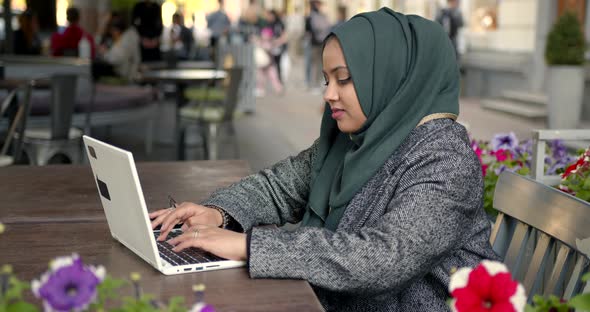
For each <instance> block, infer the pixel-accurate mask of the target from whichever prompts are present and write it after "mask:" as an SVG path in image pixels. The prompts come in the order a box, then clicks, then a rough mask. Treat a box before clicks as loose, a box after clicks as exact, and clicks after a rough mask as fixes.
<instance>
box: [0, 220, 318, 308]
mask: <svg viewBox="0 0 590 312" xmlns="http://www.w3.org/2000/svg"><path fill="white" fill-rule="evenodd" d="M72 252H77V253H78V254H79V255H80V257H81V258H82V260H83V261H84V262H85V263H88V264H93V265H99V264H100V265H103V266H104V267H105V268H106V270H107V274H110V275H111V276H113V277H116V278H128V276H129V273H130V272H138V273H140V274H141V276H142V282H141V286H142V289H143V291H144V292H146V293H149V294H152V295H154V296H155V298H157V299H159V300H164V301H167V300H168V299H169V298H170V297H173V296H184V298H185V302H191V300H193V298H194V295H193V294H192V292H191V286H192V285H195V284H199V283H204V284H205V285H206V287H207V289H206V292H205V300H206V301H207V302H208V303H210V304H213V305H214V306H215V307H216V308H217V309H218V311H321V306H320V303H319V301H318V300H317V298H316V297H315V294H314V292H313V290H312V289H311V287H310V286H309V284H308V283H307V282H305V281H302V280H272V279H250V278H249V276H248V273H247V271H246V269H244V268H238V269H226V270H218V271H209V272H199V273H190V274H180V275H173V276H166V275H163V274H162V273H160V272H158V271H156V270H155V269H154V268H152V267H151V266H150V265H149V264H148V263H147V262H145V261H143V260H142V259H141V258H139V257H138V256H136V255H135V254H134V253H133V252H131V251H130V250H128V249H127V248H125V247H124V246H123V245H121V244H119V243H118V242H116V241H115V240H113V239H112V238H111V237H110V234H109V230H108V226H107V224H106V223H105V222H97V223H67V224H64V223H34V224H8V225H6V232H5V233H4V234H2V235H0V259H1V260H0V263H2V264H4V263H9V264H12V266H13V268H14V272H15V273H16V274H17V275H18V276H19V278H20V279H22V280H27V281H30V280H31V279H33V278H39V276H40V275H41V274H42V273H43V272H45V271H46V270H47V263H48V262H49V260H50V259H53V258H55V257H57V256H65V255H70V254H71V253H72ZM121 294H122V295H132V294H133V292H132V288H131V287H124V288H122V291H121ZM29 298H32V296H31V295H29ZM191 303H192V302H191Z"/></svg>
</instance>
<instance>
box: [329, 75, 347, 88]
mask: <svg viewBox="0 0 590 312" xmlns="http://www.w3.org/2000/svg"><path fill="white" fill-rule="evenodd" d="M351 80H352V77H350V76H349V77H348V78H344V79H338V80H336V82H338V84H339V85H345V84H347V83H349V82H350V81H351ZM328 83H329V81H327V80H325V81H324V86H328Z"/></svg>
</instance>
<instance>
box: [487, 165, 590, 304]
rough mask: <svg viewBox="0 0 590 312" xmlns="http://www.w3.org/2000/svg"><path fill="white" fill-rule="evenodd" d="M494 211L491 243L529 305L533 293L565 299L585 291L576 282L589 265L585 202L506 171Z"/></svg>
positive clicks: (589, 213)
mask: <svg viewBox="0 0 590 312" xmlns="http://www.w3.org/2000/svg"><path fill="white" fill-rule="evenodd" d="M494 208H496V209H497V210H498V211H499V214H498V216H497V219H496V222H495V224H494V227H493V229H492V234H491V236H490V243H491V244H492V247H493V248H494V251H495V252H496V253H497V254H498V255H499V256H500V257H502V258H503V259H504V263H505V264H506V265H507V267H508V268H509V269H510V271H511V273H512V275H513V277H514V278H515V279H517V280H518V281H520V282H521V283H523V286H524V288H525V290H526V293H527V296H528V298H529V302H530V301H531V300H532V298H533V295H535V294H543V295H544V296H547V295H550V294H555V295H557V296H558V297H561V298H564V299H566V300H567V299H569V298H571V297H572V296H574V295H576V294H578V293H580V292H582V291H588V290H589V289H588V288H589V287H588V285H584V284H585V283H584V282H582V281H581V279H580V278H581V276H582V275H583V274H584V273H585V272H587V271H588V267H589V265H590V260H589V258H588V255H589V254H590V226H588V225H589V224H590V203H588V202H586V201H582V200H580V199H578V198H576V197H573V196H571V195H569V194H567V193H564V192H562V191H560V190H558V189H555V188H553V187H550V186H547V185H545V184H544V183H541V182H538V181H535V180H532V179H529V178H527V177H524V176H520V175H518V174H515V173H512V172H508V171H505V172H503V173H502V174H501V175H500V177H499V179H498V182H497V184H496V190H495V193H494Z"/></svg>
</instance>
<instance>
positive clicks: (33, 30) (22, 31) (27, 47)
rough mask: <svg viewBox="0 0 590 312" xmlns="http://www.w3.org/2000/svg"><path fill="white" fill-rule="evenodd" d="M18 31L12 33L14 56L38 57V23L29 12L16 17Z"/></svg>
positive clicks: (39, 49)
mask: <svg viewBox="0 0 590 312" xmlns="http://www.w3.org/2000/svg"><path fill="white" fill-rule="evenodd" d="M18 25H19V29H17V30H16V31H14V39H13V40H14V54H25V55H40V54H41V39H40V38H39V21H38V20H37V15H36V14H34V13H33V12H31V11H28V10H27V11H24V12H23V13H21V14H20V15H19V16H18Z"/></svg>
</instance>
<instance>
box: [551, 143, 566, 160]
mask: <svg viewBox="0 0 590 312" xmlns="http://www.w3.org/2000/svg"><path fill="white" fill-rule="evenodd" d="M549 149H550V150H551V155H552V156H553V158H554V159H556V160H557V159H561V158H563V157H566V156H567V147H566V146H565V144H564V143H563V140H552V141H549Z"/></svg>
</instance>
